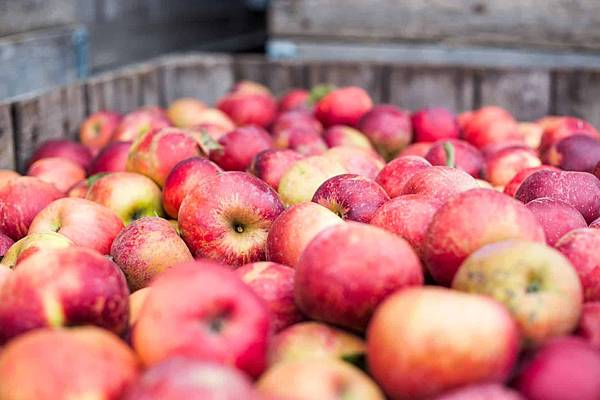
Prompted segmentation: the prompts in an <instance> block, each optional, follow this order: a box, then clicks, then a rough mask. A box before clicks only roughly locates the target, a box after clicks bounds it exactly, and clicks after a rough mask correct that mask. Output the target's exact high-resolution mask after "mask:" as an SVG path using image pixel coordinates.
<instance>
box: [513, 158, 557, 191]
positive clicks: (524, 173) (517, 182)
mask: <svg viewBox="0 0 600 400" xmlns="http://www.w3.org/2000/svg"><path fill="white" fill-rule="evenodd" d="M546 169H547V170H550V171H559V169H558V168H554V167H552V166H550V165H540V166H538V167H530V168H525V169H522V170H521V171H519V172H517V173H516V175H515V176H514V177H513V178H512V179H511V180H510V181H509V182H508V183H507V184H506V185H505V186H504V193H505V194H507V195H509V196H511V197H514V196H515V194H516V193H517V190H518V189H519V186H521V183H523V181H524V180H525V179H527V178H528V177H529V175H531V174H533V173H534V172H537V171H542V170H546Z"/></svg>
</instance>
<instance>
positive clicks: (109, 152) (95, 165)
mask: <svg viewBox="0 0 600 400" xmlns="http://www.w3.org/2000/svg"><path fill="white" fill-rule="evenodd" d="M130 149H131V142H112V143H109V144H108V145H107V146H106V147H104V148H103V149H102V150H100V152H99V153H98V155H96V157H94V159H93V160H92V163H91V164H90V169H89V172H90V175H95V174H97V173H100V172H123V171H125V167H126V165H127V155H128V154H129V150H130Z"/></svg>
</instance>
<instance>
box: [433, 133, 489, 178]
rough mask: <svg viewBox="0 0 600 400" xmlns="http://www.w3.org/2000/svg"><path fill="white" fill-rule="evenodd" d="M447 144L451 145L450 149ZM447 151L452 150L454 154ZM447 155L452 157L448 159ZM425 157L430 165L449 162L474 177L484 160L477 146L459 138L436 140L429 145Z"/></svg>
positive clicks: (476, 175) (478, 172)
mask: <svg viewBox="0 0 600 400" xmlns="http://www.w3.org/2000/svg"><path fill="white" fill-rule="evenodd" d="M448 146H451V149H450V150H448ZM448 151H452V152H453V153H454V154H453V155H449V154H447V153H448ZM449 157H453V159H450V160H449ZM425 159H426V160H427V161H429V162H430V163H431V165H448V164H449V163H451V164H452V165H450V166H451V167H455V168H458V169H461V170H463V171H465V172H466V173H468V174H469V175H471V176H473V177H475V178H477V177H479V174H480V172H481V169H482V168H483V162H484V161H483V156H482V155H481V152H480V151H479V150H478V149H477V148H475V147H473V146H472V145H470V144H469V143H467V142H465V141H464V140H460V139H448V140H439V141H437V142H436V143H434V144H433V145H432V146H431V148H430V149H429V151H428V152H427V154H426V155H425Z"/></svg>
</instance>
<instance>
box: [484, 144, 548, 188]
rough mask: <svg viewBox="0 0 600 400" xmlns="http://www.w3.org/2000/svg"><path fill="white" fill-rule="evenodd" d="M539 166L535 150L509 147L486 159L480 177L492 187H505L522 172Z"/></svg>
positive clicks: (539, 162) (523, 147) (540, 163)
mask: <svg viewBox="0 0 600 400" xmlns="http://www.w3.org/2000/svg"><path fill="white" fill-rule="evenodd" d="M541 165H542V162H541V161H540V159H539V157H538V156H537V154H536V152H535V150H533V149H531V148H528V147H525V146H510V147H506V148H504V149H502V150H499V151H497V152H495V153H493V154H492V155H490V156H489V157H487V158H486V160H485V164H484V165H483V171H482V175H483V177H484V178H485V179H486V180H487V181H488V182H490V183H491V184H492V185H493V186H505V185H507V184H508V183H509V182H510V181H511V180H512V179H513V178H514V177H515V176H516V175H517V174H518V173H519V172H521V171H522V170H524V169H526V168H534V167H539V166H541Z"/></svg>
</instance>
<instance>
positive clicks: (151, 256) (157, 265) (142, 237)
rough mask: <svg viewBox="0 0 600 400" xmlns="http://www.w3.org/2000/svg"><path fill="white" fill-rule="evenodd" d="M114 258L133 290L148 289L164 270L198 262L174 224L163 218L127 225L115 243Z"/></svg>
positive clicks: (147, 219)
mask: <svg viewBox="0 0 600 400" xmlns="http://www.w3.org/2000/svg"><path fill="white" fill-rule="evenodd" d="M110 255H111V256H112V258H113V260H114V262H115V263H116V264H117V265H118V266H119V267H120V268H121V270H122V271H123V273H124V274H125V277H126V278H127V283H128V284H129V288H130V289H131V291H136V290H138V289H141V288H144V287H146V286H148V285H149V284H150V282H152V280H153V279H154V278H155V277H156V276H157V275H158V274H160V273H161V272H163V271H164V270H166V269H168V268H171V267H173V266H175V265H177V264H180V263H184V262H187V261H192V260H193V259H194V258H193V257H192V254H191V253H190V251H189V249H188V248H187V246H186V245H185V242H184V241H183V239H181V238H180V237H179V235H178V234H177V231H176V230H175V229H174V228H173V226H172V225H171V223H170V222H169V221H167V220H166V219H163V218H159V217H144V218H140V219H138V220H136V221H134V222H132V223H131V224H129V225H127V227H126V228H125V229H123V230H122V231H121V232H120V233H119V235H117V237H116V238H115V240H114V241H113V243H112V246H111V250H110Z"/></svg>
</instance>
